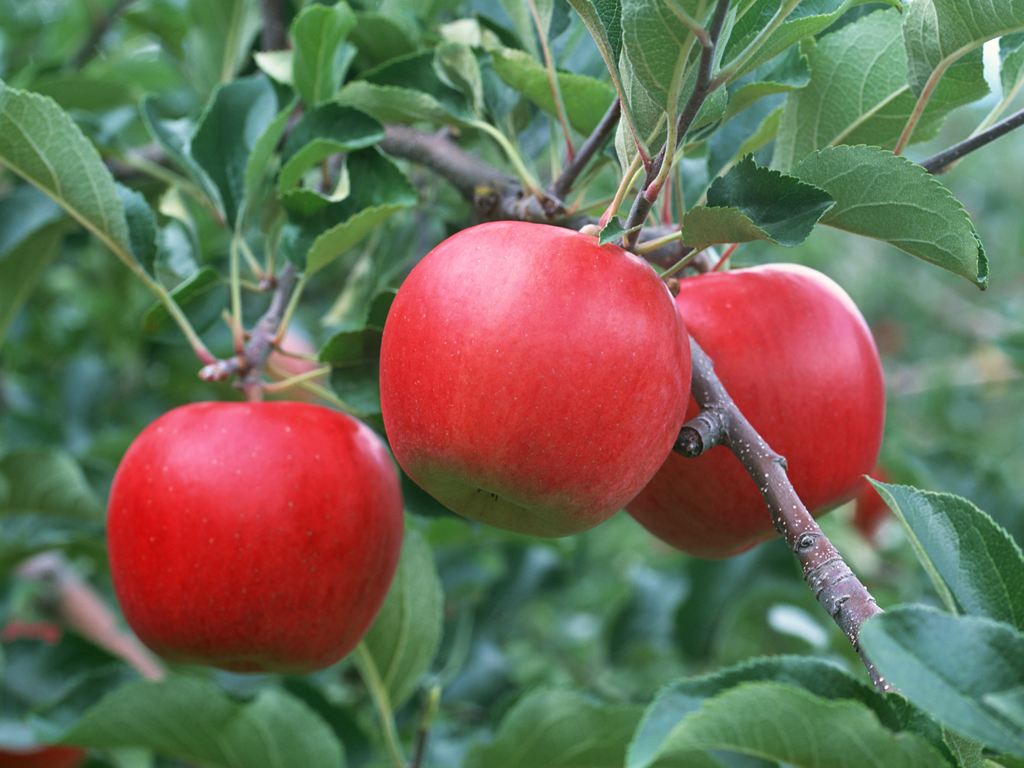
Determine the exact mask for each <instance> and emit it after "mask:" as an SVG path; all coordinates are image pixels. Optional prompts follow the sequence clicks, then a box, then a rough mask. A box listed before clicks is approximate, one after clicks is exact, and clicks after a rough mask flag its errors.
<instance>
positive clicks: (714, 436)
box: [676, 338, 892, 691]
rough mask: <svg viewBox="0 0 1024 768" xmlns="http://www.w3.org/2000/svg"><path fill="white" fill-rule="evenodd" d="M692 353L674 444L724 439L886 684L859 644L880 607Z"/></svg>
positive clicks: (703, 445)
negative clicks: (692, 410) (682, 419)
mask: <svg viewBox="0 0 1024 768" xmlns="http://www.w3.org/2000/svg"><path fill="white" fill-rule="evenodd" d="M690 351H691V356H692V359H693V396H694V399H695V400H696V401H697V404H698V405H699V406H700V407H701V413H700V415H699V416H697V418H695V419H693V420H691V421H690V422H688V423H687V424H685V425H684V426H683V429H682V431H681V432H680V433H679V440H678V441H677V443H676V450H677V451H678V452H679V453H681V454H683V455H684V456H687V457H690V458H695V457H697V456H700V455H701V454H703V453H705V452H707V451H709V450H711V448H713V447H714V446H716V445H724V446H726V447H727V448H729V450H731V451H732V452H733V454H734V455H735V456H736V458H737V459H739V460H740V462H741V463H742V464H743V466H744V468H745V469H746V470H747V472H748V473H749V474H750V476H751V478H753V480H754V482H755V483H757V486H758V488H759V489H760V491H761V496H762V497H763V498H764V501H765V504H766V505H767V506H768V511H769V513H770V514H771V517H772V522H773V523H774V525H775V529H776V530H777V531H778V532H779V534H780V535H781V536H782V537H783V539H785V541H786V545H787V546H788V547H789V548H790V550H792V552H793V554H794V555H796V558H797V559H798V560H799V561H800V566H801V569H802V570H803V576H804V581H806V582H807V586H809V587H810V588H811V591H812V592H814V596H815V597H816V598H817V599H818V602H819V603H820V604H821V606H822V608H824V609H825V610H826V611H827V612H828V614H829V616H831V617H832V619H833V621H835V623H836V624H837V625H838V626H839V628H840V629H841V630H842V631H843V634H845V635H846V637H847V638H848V639H849V641H850V642H851V643H852V644H853V647H854V650H856V651H857V654H858V655H859V656H860V658H861V661H862V662H864V666H865V667H867V670H868V674H869V675H870V676H871V680H872V682H873V683H874V684H875V687H876V688H878V689H879V690H880V691H890V690H892V686H891V685H890V684H889V683H888V682H887V681H886V680H885V679H884V678H883V677H882V676H881V674H880V673H879V671H878V669H877V667H875V665H874V664H872V663H871V660H870V659H868V657H867V656H866V655H865V654H864V651H863V650H862V649H861V647H860V643H859V637H860V628H861V626H862V625H863V624H864V622H865V621H867V620H868V619H869V618H871V617H872V616H874V615H876V614H878V613H881V612H882V610H881V608H879V607H878V604H877V603H876V602H875V599H874V598H873V597H872V596H871V593H870V592H868V590H867V587H865V586H864V584H863V583H862V582H861V581H860V579H858V578H857V576H856V575H855V574H854V573H853V571H852V570H850V567H849V566H848V565H847V564H846V561H845V560H843V558H842V555H840V554H839V552H838V551H837V550H836V548H835V547H834V546H833V545H832V542H831V541H829V540H828V537H826V536H825V534H824V533H823V532H822V530H821V528H820V527H819V526H818V524H817V522H815V520H814V518H813V517H812V516H811V513H810V512H809V511H808V510H807V507H806V506H804V503H803V502H802V501H801V500H800V497H799V496H797V493H796V491H795V490H794V489H793V484H792V483H791V482H790V481H789V477H788V475H787V474H786V460H785V459H784V458H783V457H782V456H780V455H779V454H777V453H775V451H773V450H772V449H771V447H770V446H769V445H768V443H767V442H765V440H764V438H763V437H761V435H760V434H758V432H757V430H756V429H754V427H753V426H752V425H751V423H750V422H749V421H748V420H747V418H746V417H745V416H744V415H743V414H742V413H741V412H740V410H739V408H738V407H737V406H736V403H735V402H734V401H733V399H732V397H730V395H729V393H728V392H727V391H726V389H725V387H724V386H723V385H722V382H721V380H720V379H719V378H718V375H717V374H716V373H715V368H714V364H713V363H712V361H711V358H710V357H708V355H707V353H706V352H705V351H704V350H703V349H702V348H701V346H700V345H699V344H698V343H697V342H696V341H695V340H694V339H693V338H691V339H690Z"/></svg>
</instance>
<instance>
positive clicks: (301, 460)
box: [107, 402, 402, 672]
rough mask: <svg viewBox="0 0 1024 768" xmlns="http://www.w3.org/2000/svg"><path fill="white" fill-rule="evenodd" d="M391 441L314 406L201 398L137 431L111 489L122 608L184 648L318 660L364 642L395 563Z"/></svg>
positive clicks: (245, 658)
mask: <svg viewBox="0 0 1024 768" xmlns="http://www.w3.org/2000/svg"><path fill="white" fill-rule="evenodd" d="M401 538H402V499H401V494H400V491H399V486H398V478H397V473H396V472H395V468H394V465H393V464H392V462H391V458H390V457H389V455H388V452H387V449H386V448H385V447H384V444H383V443H382V442H381V440H380V439H379V438H378V437H377V436H376V435H375V434H374V433H373V432H372V431H371V430H370V429H369V428H368V427H366V426H365V425H363V424H361V423H359V422H358V421H356V420H355V419H352V418H350V417H348V416H345V415H343V414H340V413H337V412H335V411H331V410H328V409H326V408H322V407H320V406H316V405H309V404H305V403H290V402H274V403H197V404H193V405H187V406H184V407H181V408H177V409H175V410H173V411H171V412H169V413H167V414H165V415H164V416H162V417H160V418H159V419H157V420H156V421H155V422H153V423H152V424H150V425H149V426H148V427H146V429H145V430H143V432H142V434H140V435H139V436H138V437H137V438H136V439H135V441H134V442H133V443H132V445H131V447H130V448H129V449H128V452H127V453H126V454H125V457H124V459H123V460H122V462H121V466H120V467H119V468H118V470H117V474H116V475H115V477H114V484H113V487H112V489H111V492H110V508H109V516H108V520H107V539H108V543H109V548H110V569H111V574H112V576H113V581H114V588H115V591H116V592H117V597H118V600H119V601H120V603H121V607H122V609H123V610H124V615H125V618H126V619H127V620H128V623H129V624H130V625H131V626H132V628H133V629H134V630H135V632H136V633H137V634H138V636H139V637H140V638H141V639H142V641H143V642H144V643H146V644H147V645H148V646H149V647H150V648H152V649H153V650H154V651H156V652H157V653H159V654H160V655H162V656H165V657H167V658H169V659H172V660H178V661H185V662H195V663H201V664H209V665H211V666H217V667H222V668H224V669H231V670H235V671H243V672H248V671H281V672H307V671H310V670H314V669H319V668H321V667H325V666H328V665H329V664H333V663H334V662H336V661H338V660H339V659H340V658H342V657H343V656H345V655H346V654H347V653H348V652H349V651H351V650H352V648H353V647H355V645H356V644H357V643H358V642H359V640H360V638H362V636H363V634H364V633H365V632H366V630H367V628H368V627H369V626H370V623H371V621H372V620H373V618H374V616H375V615H376V613H377V610H378V609H379V607H380V604H381V601H382V600H383V599H384V595H385V593H386V592H387V590H388V585H389V584H390V583H391V578H392V576H393V575H394V570H395V566H396V564H397V561H398V552H399V547H400V545H401Z"/></svg>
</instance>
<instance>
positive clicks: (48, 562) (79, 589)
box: [17, 552, 165, 680]
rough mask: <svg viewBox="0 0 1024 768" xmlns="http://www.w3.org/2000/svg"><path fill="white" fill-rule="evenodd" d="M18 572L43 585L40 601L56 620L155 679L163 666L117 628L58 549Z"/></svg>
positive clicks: (32, 560) (108, 611)
mask: <svg viewBox="0 0 1024 768" xmlns="http://www.w3.org/2000/svg"><path fill="white" fill-rule="evenodd" d="M17 573H18V575H19V576H20V577H22V578H24V579H28V580H31V581H37V582H40V583H43V584H45V585H46V586H47V593H46V594H45V596H44V600H45V602H46V604H47V607H48V608H49V609H50V610H51V611H52V613H53V614H54V615H55V616H56V618H57V620H58V622H59V623H60V624H61V625H62V626H64V627H66V628H68V629H70V630H72V631H73V632H75V633H77V634H79V635H81V636H82V637H84V638H86V639H87V640H89V641H90V642H91V643H93V644H94V645H97V646H99V647H100V648H103V649H104V650H106V651H107V652H109V653H111V654H112V655H114V656H117V657H118V658H120V659H122V660H124V661H125V662H127V663H128V665H129V666H131V667H132V668H134V669H135V671H137V672H138V673H139V674H140V675H142V676H143V677H145V678H146V679H148V680H159V679H160V678H162V677H163V676H164V674H165V670H164V666H163V664H162V663H161V662H160V660H159V659H157V658H156V657H155V656H153V654H151V653H150V652H149V651H148V650H147V649H146V648H145V647H144V646H143V645H142V643H140V642H139V640H138V639H137V638H136V637H135V635H133V634H131V633H130V632H127V631H125V630H122V629H121V628H120V627H118V622H117V618H116V616H115V614H114V612H113V611H112V610H111V609H110V608H109V607H108V606H107V604H106V603H105V602H104V601H103V598H102V597H100V595H99V593H98V592H96V590H94V589H93V588H92V587H91V586H89V585H88V584H87V583H86V582H85V581H84V580H83V579H82V577H81V576H79V575H78V573H77V572H76V571H75V570H74V568H72V566H71V565H70V564H69V563H68V561H67V560H66V559H64V556H63V555H61V554H60V553H59V552H43V553H42V554H39V555H35V556H34V557H32V558H30V559H29V560H26V561H25V562H24V563H22V564H21V565H20V566H18V571H17Z"/></svg>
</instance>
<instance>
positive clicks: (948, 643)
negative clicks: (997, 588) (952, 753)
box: [860, 606, 1024, 757]
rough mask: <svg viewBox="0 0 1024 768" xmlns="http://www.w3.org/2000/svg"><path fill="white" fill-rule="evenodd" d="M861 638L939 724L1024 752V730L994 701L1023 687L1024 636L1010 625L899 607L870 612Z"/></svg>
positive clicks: (886, 673) (1000, 748)
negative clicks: (882, 611)
mask: <svg viewBox="0 0 1024 768" xmlns="http://www.w3.org/2000/svg"><path fill="white" fill-rule="evenodd" d="M860 642H861V645H862V646H863V647H864V649H865V652H866V653H867V654H868V656H869V657H870V658H871V660H872V661H873V662H874V663H875V664H876V665H877V666H878V669H879V670H880V671H881V673H882V674H883V675H884V676H885V678H886V680H888V681H889V682H890V683H892V684H893V685H894V686H895V687H896V689H897V690H899V692H900V693H901V694H903V695H904V696H905V697H906V698H908V699H909V700H910V701H911V702H913V703H915V704H917V705H918V706H919V707H921V708H922V709H924V710H925V711H926V712H928V713H929V714H930V715H932V717H934V718H935V719H936V720H938V721H939V722H940V723H942V724H943V725H945V726H947V727H948V728H951V729H952V730H954V731H956V732H957V733H959V734H961V735H963V736H968V737H970V738H973V739H977V740H978V741H981V742H982V743H984V744H985V745H987V746H989V747H991V748H992V749H994V750H996V751H997V752H1003V753H1006V754H1010V755H1015V756H1017V757H1022V756H1024V729H1021V728H1020V727H1018V726H1017V725H1015V724H1014V722H1013V720H1012V719H1011V718H1008V717H1007V716H1006V714H1005V713H1004V712H1003V711H1001V710H1002V709H1003V707H1001V706H999V705H998V704H997V705H996V706H993V704H992V703H991V701H992V699H991V697H993V696H995V697H997V701H999V702H1001V701H1002V699H999V697H1001V696H1002V697H1005V696H1006V695H1008V694H1012V692H1014V691H1015V690H1018V689H1019V688H1020V687H1021V686H1024V635H1021V633H1020V632H1017V631H1016V630H1014V629H1013V627H1011V626H1009V625H1007V624H1001V623H999V622H995V621H991V620H989V619H981V618H977V617H969V616H951V615H949V614H947V613H941V612H939V611H936V610H934V609H931V608H925V607H923V606H902V607H898V608H894V609H892V610H889V611H887V612H885V613H883V614H880V615H879V616H876V617H874V618H872V619H869V620H868V621H867V622H866V623H865V624H864V626H863V627H862V628H861V633H860Z"/></svg>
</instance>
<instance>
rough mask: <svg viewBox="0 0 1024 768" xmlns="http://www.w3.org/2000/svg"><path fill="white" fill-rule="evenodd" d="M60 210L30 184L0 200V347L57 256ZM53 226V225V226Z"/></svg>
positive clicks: (60, 228) (61, 233)
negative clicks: (48, 266) (20, 311)
mask: <svg viewBox="0 0 1024 768" xmlns="http://www.w3.org/2000/svg"><path fill="white" fill-rule="evenodd" d="M61 217H62V214H61V210H60V208H58V207H57V206H56V205H54V203H53V201H52V200H50V198H48V197H47V196H46V195H44V194H42V193H41V192H39V191H38V190H37V189H35V188H34V187H31V186H19V187H17V188H16V189H15V190H14V191H13V192H12V193H11V194H9V195H8V196H7V197H5V198H4V199H2V200H0V346H2V345H3V340H4V337H5V336H6V334H7V330H8V329H9V328H10V325H11V323H12V322H13V321H14V318H15V316H16V315H17V314H18V311H19V310H20V309H21V307H22V306H23V305H24V303H25V301H26V300H27V299H28V297H29V295H30V294H31V293H32V291H33V289H34V288H35V286H36V284H37V283H38V282H39V279H40V277H42V274H43V270H45V269H46V266H47V265H48V264H49V263H50V262H51V261H52V260H53V259H54V257H56V255H57V247H58V246H59V245H60V242H61V238H62V235H63V227H61V226H59V225H56V223H57V222H59V221H60V219H61ZM55 225H56V226H55Z"/></svg>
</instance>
